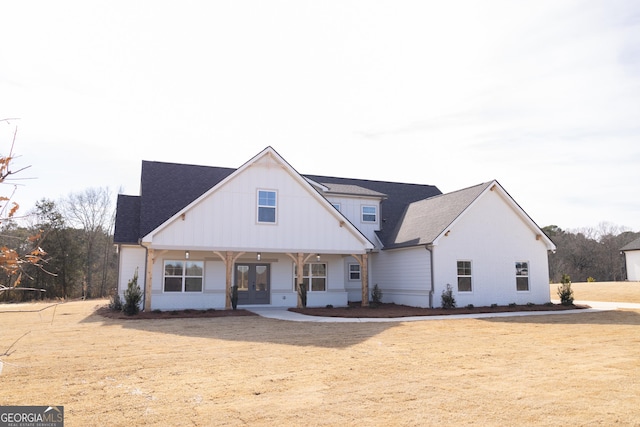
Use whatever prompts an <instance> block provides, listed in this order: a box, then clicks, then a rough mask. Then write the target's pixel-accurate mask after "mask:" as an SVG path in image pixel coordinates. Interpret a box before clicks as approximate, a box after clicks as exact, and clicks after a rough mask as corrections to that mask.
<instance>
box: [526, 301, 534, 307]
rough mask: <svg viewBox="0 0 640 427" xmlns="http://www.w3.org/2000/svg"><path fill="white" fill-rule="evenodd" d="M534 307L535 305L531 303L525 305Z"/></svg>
mask: <svg viewBox="0 0 640 427" xmlns="http://www.w3.org/2000/svg"><path fill="white" fill-rule="evenodd" d="M534 305H535V304H534V303H532V302H528V303H527V307H533V306H534Z"/></svg>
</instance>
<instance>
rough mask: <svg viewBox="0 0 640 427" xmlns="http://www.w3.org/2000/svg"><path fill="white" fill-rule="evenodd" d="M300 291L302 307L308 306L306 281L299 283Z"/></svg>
mask: <svg viewBox="0 0 640 427" xmlns="http://www.w3.org/2000/svg"><path fill="white" fill-rule="evenodd" d="M298 293H299V294H300V300H301V301H302V307H304V308H306V307H307V287H306V286H305V285H304V283H300V284H299V285H298Z"/></svg>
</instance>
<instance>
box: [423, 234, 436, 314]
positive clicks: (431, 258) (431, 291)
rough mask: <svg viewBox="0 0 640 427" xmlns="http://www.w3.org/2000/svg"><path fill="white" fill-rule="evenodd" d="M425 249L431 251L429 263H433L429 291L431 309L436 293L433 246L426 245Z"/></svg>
mask: <svg viewBox="0 0 640 427" xmlns="http://www.w3.org/2000/svg"><path fill="white" fill-rule="evenodd" d="M424 248H425V249H426V250H427V251H429V261H430V262H431V266H430V268H429V270H430V271H431V289H429V308H433V294H434V293H435V284H434V282H433V281H434V277H435V276H434V274H433V245H432V244H428V245H425V246H424Z"/></svg>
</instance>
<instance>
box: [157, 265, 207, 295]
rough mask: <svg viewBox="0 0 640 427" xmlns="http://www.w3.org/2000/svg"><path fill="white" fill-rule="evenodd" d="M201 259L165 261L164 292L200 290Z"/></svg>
mask: <svg viewBox="0 0 640 427" xmlns="http://www.w3.org/2000/svg"><path fill="white" fill-rule="evenodd" d="M203 272H204V264H203V262H202V261H165V262H164V291H165V292H202V278H203Z"/></svg>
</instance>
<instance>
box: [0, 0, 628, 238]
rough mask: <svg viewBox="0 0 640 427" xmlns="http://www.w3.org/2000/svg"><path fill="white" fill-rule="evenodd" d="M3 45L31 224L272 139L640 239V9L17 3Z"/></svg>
mask: <svg viewBox="0 0 640 427" xmlns="http://www.w3.org/2000/svg"><path fill="white" fill-rule="evenodd" d="M0 40H2V42H1V43H2V44H1V46H2V48H1V49H0V55H1V56H0V65H1V66H0V119H1V118H7V117H18V118H20V120H19V121H12V122H11V124H10V125H7V124H5V123H0V153H2V154H6V153H7V151H8V147H9V145H10V143H11V138H12V134H13V131H14V129H15V126H16V125H17V127H18V137H17V149H16V151H17V152H18V153H19V154H20V155H21V156H22V157H20V159H18V161H17V163H16V165H15V166H16V167H18V166H26V165H31V168H30V169H29V170H27V171H24V172H22V173H21V174H20V176H21V177H23V178H26V177H30V178H37V179H34V180H27V181H19V182H20V183H21V184H25V186H20V188H19V189H18V192H17V193H16V196H15V200H16V201H17V202H18V203H20V204H21V205H22V210H23V212H24V210H28V209H29V208H31V207H32V206H33V204H34V203H35V201H36V200H38V199H40V198H42V197H47V198H49V199H54V200H57V199H59V198H60V197H62V196H65V195H67V194H69V193H70V192H78V191H82V190H84V189H86V188H88V187H105V186H109V187H110V188H111V189H112V190H113V191H114V194H115V192H117V190H118V189H119V188H120V187H122V188H123V190H124V193H126V194H138V191H139V179H140V163H141V160H143V159H144V160H158V161H168V162H178V163H191V164H202V165H211V166H224V167H239V166H240V165H242V164H243V163H244V162H245V161H247V160H248V159H249V158H251V157H252V156H254V155H255V154H257V153H258V152H259V151H261V150H262V149H263V148H265V147H266V146H268V145H271V146H272V147H273V148H275V149H276V150H277V151H278V152H279V153H280V154H281V155H282V156H283V157H284V158H285V159H286V160H287V161H288V162H289V163H291V165H292V166H293V167H294V168H296V169H297V170H298V171H299V172H300V173H303V174H322V175H333V176H341V177H347V178H364V179H375V180H385V181H399V182H412V183H420V184H433V185H436V186H438V188H439V189H440V190H441V191H443V192H449V191H453V190H457V189H460V188H464V187H468V186H471V185H475V184H478V183H480V182H485V181H488V180H491V179H494V178H495V179H497V180H498V181H500V183H501V184H502V185H503V186H504V187H505V188H506V190H507V191H509V193H510V194H511V195H512V196H513V197H514V198H515V200H516V201H517V202H518V203H519V204H520V205H521V206H522V207H523V208H524V210H525V211H527V213H529V215H530V216H531V217H532V218H533V219H534V220H535V221H536V222H537V223H538V225H540V226H545V225H550V224H556V225H558V226H560V227H561V228H565V229H572V228H577V227H584V226H597V225H598V224H599V223H600V222H603V221H606V222H610V223H613V224H616V225H620V226H627V227H629V228H630V229H631V230H633V231H640V138H639V136H640V2H638V1H636V0H628V1H617V0H600V1H570V0H563V1H557V0H551V1H547V0H543V1H540V0H535V1H534V0H530V1H511V0H509V1H475V0H469V1H444V0H442V1H438V2H436V1H425V0H421V1H401V0H392V1H376V0H364V1H329V0H318V1H301V0H290V1H276V0H269V1H257V0H256V1H246V0H233V1H215V2H214V1H185V0H181V1H171V2H169V1H145V2H143V1H133V0H126V1H121V0H109V1H65V0H56V1H11V2H4V4H3V6H2V9H1V10H0ZM0 191H2V194H4V195H6V194H7V193H9V192H10V191H11V187H7V186H4V187H0Z"/></svg>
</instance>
